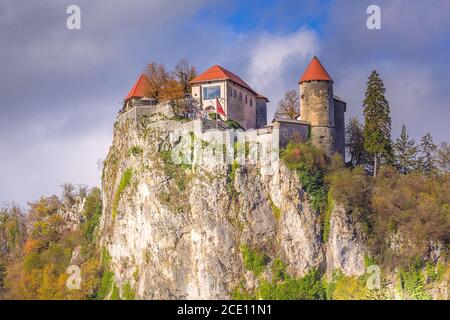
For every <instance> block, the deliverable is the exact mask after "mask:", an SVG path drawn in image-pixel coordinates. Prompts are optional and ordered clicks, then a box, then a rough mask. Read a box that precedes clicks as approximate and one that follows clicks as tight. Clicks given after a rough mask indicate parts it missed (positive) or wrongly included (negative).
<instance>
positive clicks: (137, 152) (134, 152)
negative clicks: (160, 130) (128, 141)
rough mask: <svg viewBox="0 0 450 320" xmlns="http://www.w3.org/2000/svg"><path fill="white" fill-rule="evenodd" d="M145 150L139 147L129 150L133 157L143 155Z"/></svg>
mask: <svg viewBox="0 0 450 320" xmlns="http://www.w3.org/2000/svg"><path fill="white" fill-rule="evenodd" d="M143 152H144V150H143V149H142V148H141V147H139V146H132V147H131V148H130V150H128V154H129V155H133V156H135V157H137V156H138V155H140V154H142V153H143Z"/></svg>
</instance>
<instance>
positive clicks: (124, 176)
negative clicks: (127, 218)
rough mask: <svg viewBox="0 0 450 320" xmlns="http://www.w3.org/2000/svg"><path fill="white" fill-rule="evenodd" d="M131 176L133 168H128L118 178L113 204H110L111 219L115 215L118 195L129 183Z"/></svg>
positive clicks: (118, 199)
mask: <svg viewBox="0 0 450 320" xmlns="http://www.w3.org/2000/svg"><path fill="white" fill-rule="evenodd" d="M132 176H133V170H132V169H131V168H128V169H127V170H125V172H124V173H123V174H122V178H121V179H120V182H119V186H118V187H117V190H116V193H115V194H114V199H113V204H112V216H113V219H115V218H116V216H117V207H118V206H119V201H120V196H121V194H122V192H123V191H124V190H125V188H126V187H127V186H128V185H129V184H130V181H131V178H132Z"/></svg>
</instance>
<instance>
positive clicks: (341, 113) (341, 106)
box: [334, 99, 346, 160]
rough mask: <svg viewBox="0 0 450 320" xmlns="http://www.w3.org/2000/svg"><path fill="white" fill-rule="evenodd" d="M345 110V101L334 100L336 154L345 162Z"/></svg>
mask: <svg viewBox="0 0 450 320" xmlns="http://www.w3.org/2000/svg"><path fill="white" fill-rule="evenodd" d="M345 109H346V104H345V102H344V101H341V100H339V99H334V125H335V140H336V141H335V142H336V152H338V153H339V154H340V155H341V156H342V158H343V159H344V160H345Z"/></svg>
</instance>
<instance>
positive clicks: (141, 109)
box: [117, 102, 175, 123]
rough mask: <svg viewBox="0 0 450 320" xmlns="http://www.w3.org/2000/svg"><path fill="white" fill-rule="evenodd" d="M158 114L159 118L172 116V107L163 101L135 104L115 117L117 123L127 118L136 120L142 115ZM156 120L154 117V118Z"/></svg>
mask: <svg viewBox="0 0 450 320" xmlns="http://www.w3.org/2000/svg"><path fill="white" fill-rule="evenodd" d="M153 116H159V118H160V119H164V118H173V117H174V116H175V115H174V113H173V108H172V106H171V105H170V103H169V102H163V103H160V104H157V105H155V106H136V107H134V108H132V109H131V110H129V111H127V112H124V113H122V114H120V115H119V116H118V118H117V121H118V122H119V123H123V122H125V121H126V120H127V119H133V120H135V121H136V120H138V119H141V118H142V117H153ZM155 120H156V119H155Z"/></svg>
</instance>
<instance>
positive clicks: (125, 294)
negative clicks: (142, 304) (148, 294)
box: [122, 282, 135, 300]
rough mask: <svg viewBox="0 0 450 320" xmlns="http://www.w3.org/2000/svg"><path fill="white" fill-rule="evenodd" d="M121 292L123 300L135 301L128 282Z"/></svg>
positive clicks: (132, 290)
mask: <svg viewBox="0 0 450 320" xmlns="http://www.w3.org/2000/svg"><path fill="white" fill-rule="evenodd" d="M122 292H123V297H124V298H125V300H135V294H134V289H133V287H132V286H131V284H130V283H129V282H127V283H125V285H124V286H123V288H122Z"/></svg>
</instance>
